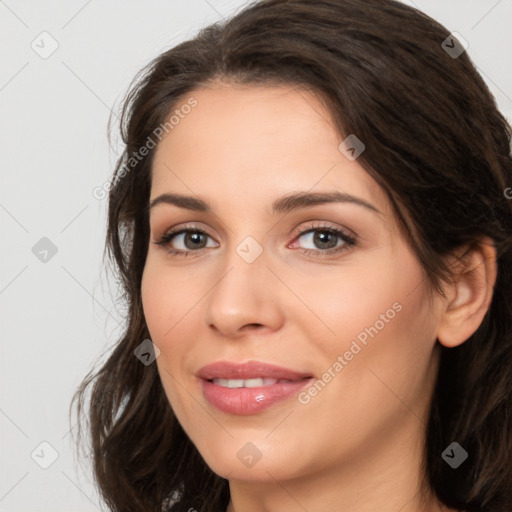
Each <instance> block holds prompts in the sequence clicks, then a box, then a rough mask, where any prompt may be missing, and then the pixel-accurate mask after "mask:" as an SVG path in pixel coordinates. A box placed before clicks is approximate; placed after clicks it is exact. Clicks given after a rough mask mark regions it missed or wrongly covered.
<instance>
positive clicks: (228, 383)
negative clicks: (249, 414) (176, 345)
mask: <svg viewBox="0 0 512 512" xmlns="http://www.w3.org/2000/svg"><path fill="white" fill-rule="evenodd" d="M299 380H303V379H299ZM208 382H212V383H213V384H216V385H217V386H222V387H224V388H231V389H234V388H261V387H267V386H273V385H274V384H283V383H285V382H298V380H290V379H272V378H268V377H256V378H253V379H208Z"/></svg>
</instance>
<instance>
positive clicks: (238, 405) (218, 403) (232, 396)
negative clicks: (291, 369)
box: [201, 378, 313, 415]
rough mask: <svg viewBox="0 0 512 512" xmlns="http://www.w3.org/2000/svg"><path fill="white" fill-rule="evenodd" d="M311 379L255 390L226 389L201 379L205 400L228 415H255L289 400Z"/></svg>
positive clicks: (261, 387)
mask: <svg viewBox="0 0 512 512" xmlns="http://www.w3.org/2000/svg"><path fill="white" fill-rule="evenodd" d="M312 380H313V378H308V379H301V380H298V381H293V382H282V383H280V384H273V385H271V386H260V387H256V388H227V387H224V386H219V385H217V384H214V383H213V382H210V381H208V380H205V379H201V382H202V386H203V394H204V397H205V398H206V400H208V402H210V403H211V404H212V405H213V406H214V407H216V408H217V409H219V410H220V411H222V412H226V413H229V414H243V415H247V414H256V413H258V412H260V411H263V410H265V409H267V408H269V407H270V406H272V405H274V404H276V403H278V402H281V401H282V400H286V399H287V398H290V397H291V396H292V395H294V394H296V393H298V392H300V391H301V389H302V388H304V387H306V386H307V385H308V384H309V383H310V382H311V381H312Z"/></svg>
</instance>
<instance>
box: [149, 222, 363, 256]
mask: <svg viewBox="0 0 512 512" xmlns="http://www.w3.org/2000/svg"><path fill="white" fill-rule="evenodd" d="M315 231H319V232H322V233H329V234H332V235H335V236H337V237H338V238H340V239H341V240H342V241H343V242H344V244H343V245H342V246H341V247H337V248H333V249H325V250H322V249H300V250H301V251H302V252H303V253H304V254H306V255H308V256H309V255H310V254H315V255H318V256H320V257H328V256H331V255H333V254H340V253H342V252H344V251H346V250H348V249H350V248H351V247H353V246H355V245H356V239H355V238H354V237H353V236H351V235H348V234H347V233H345V232H344V231H342V230H340V229H338V228H334V227H332V226H328V225H325V224H320V225H318V224H311V225H309V226H307V228H306V229H305V230H303V231H300V232H299V233H297V235H296V236H295V238H294V240H296V239H299V238H301V237H302V236H304V235H306V234H308V233H311V232H315ZM183 233H199V234H201V235H205V236H210V235H208V233H206V231H204V230H202V229H199V228H198V227H197V226H194V225H193V224H192V225H186V226H182V227H180V228H177V229H175V230H173V231H169V232H167V233H165V234H164V235H163V236H162V237H161V238H160V240H158V241H157V242H153V243H154V244H156V245H160V246H162V247H165V248H166V249H167V251H168V253H169V254H171V255H173V256H178V255H181V256H185V257H186V256H189V255H191V254H192V253H195V254H194V255H198V253H202V251H203V250H205V249H211V247H208V248H207V247H203V248H201V249H197V250H195V251H183V250H178V249H171V248H169V245H170V243H171V241H172V239H173V238H174V237H176V236H178V235H181V234H183ZM210 238H211V237H210Z"/></svg>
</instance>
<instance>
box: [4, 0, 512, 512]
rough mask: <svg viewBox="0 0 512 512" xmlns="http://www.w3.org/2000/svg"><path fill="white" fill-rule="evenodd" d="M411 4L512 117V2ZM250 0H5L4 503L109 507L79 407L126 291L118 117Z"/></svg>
mask: <svg viewBox="0 0 512 512" xmlns="http://www.w3.org/2000/svg"><path fill="white" fill-rule="evenodd" d="M405 3H408V4H409V5H415V6H416V7H418V8H420V9H421V10H423V11H425V12H426V13H427V14H429V15H430V16H432V17H434V18H435V19H437V20H439V21H440V22H441V23H443V24H444V25H445V26H446V27H447V28H448V29H449V30H451V31H456V32H458V33H459V34H461V35H462V37H463V38H464V39H466V41H467V42H468V43H469V48H468V50H467V51H468V53H469V55H470V56H471V57H472V59H473V61H474V62H475V64H476V65H477V66H478V68H479V70H480V72H481V74H482V76H483V77H484V79H485V80H486V82H487V83H488V85H489V87H490V89H491V91H492V92H493V94H494V95H495V97H496V99H497V102H498V105H499V107H500V109H501V110H502V111H503V112H504V113H505V114H506V115H507V116H508V118H509V119H510V120H511V121H512V32H511V31H510V26H512V0H500V1H497V0H471V1H468V0H457V1H450V2H447V1H446V0H415V1H414V2H412V1H406V2H405ZM245 4H247V2H244V1H241V0H237V1H235V0H233V1H224V0H208V1H206V0H186V1H185V0H180V1H167V2H163V1H156V0H151V1H145V2H142V1H139V2H135V1H126V0H125V1H123V2H121V1H120V0H117V1H110V2H100V1H98V0H89V1H86V0H79V1H66V2H64V1H55V0H53V1H47V2H44V3H43V2H28V1H21V0H18V1H16V0H6V1H0V38H1V45H0V47H1V56H0V58H1V63H2V65H1V68H0V108H1V117H0V130H1V132H0V141H1V142H0V143H1V151H0V159H1V172H2V176H1V188H0V229H1V240H2V242H1V250H0V259H1V260H0V308H1V326H2V344H1V347H2V355H1V358H0V390H1V396H0V398H1V403H0V438H1V440H2V442H1V446H0V461H1V462H0V464H1V466H0V510H1V511H4V512H18V511H20V512H21V511H23V512H28V511H52V512H60V511H62V512H64V511H66V512H70V511H95V510H98V509H99V499H98V496H97V493H96V491H95V489H94V485H93V483H92V478H91V471H90V466H89V464H88V462H87V461H86V460H83V461H80V464H81V465H80V464H79V462H78V461H77V460H75V457H74V453H73V445H72V436H71V435H70V434H69V432H70V430H71V429H72V428H73V427H74V424H73V423H71V424H70V421H69V416H68V411H69V403H70V400H71V397H72V394H73V392H74V391H75V389H76V387H77V386H78V384H79V383H80V381H81V379H82V378H83V376H84V375H85V374H86V372H87V371H88V370H89V369H90V368H91V367H92V365H93V363H94V361H95V360H96V359H97V358H98V357H99V356H100V355H101V354H102V353H103V352H105V351H106V350H107V349H108V348H109V347H111V346H112V344H113V343H114V342H115V341H116V339H117V333H119V325H120V324H119V322H120V318H121V316H120V311H118V310H117V309H116V307H115V305H114V302H113V299H112V297H113V296H115V294H116V288H115V286H114V285H113V284H110V281H109V280H108V278H107V277H105V274H104V272H103V271H102V266H101V260H102V251H103V239H104V234H105V229H104V226H105V213H106V200H105V199H97V198H96V197H95V196H94V195H93V191H94V190H95V189H97V187H102V186H103V184H105V183H106V182H107V181H108V179H109V175H110V173H111V171H112V169H113V165H114V163H115V161H116V159H117V154H118V153H119V151H120V145H119V138H118V137H117V138H114V140H113V144H112V147H109V144H108V140H107V120H108V116H109V114H110V110H111V109H112V108H113V109H114V111H115V112H118V111H117V108H118V106H119V101H120V99H121V96H122V94H123V93H124V92H125V91H126V88H127V87H128V84H129V82H130V80H131V79H132V78H133V76H134V75H135V73H136V72H137V71H138V70H139V69H140V68H141V67H142V66H143V65H145V64H146V63H147V62H148V61H149V60H150V59H152V58H153V57H155V56H156V55H157V54H159V53H160V52H161V51H163V50H164V49H166V48H168V47H169V46H172V45H174V44H176V43H178V42H180V41H181V40H183V39H185V38H188V37H190V36H192V35H193V34H194V33H195V31H196V30H198V29H199V28H200V27H203V26H205V25H207V24H209V23H212V22H214V21H217V20H218V19H220V18H221V17H228V16H229V15H230V14H232V13H233V12H234V11H236V10H238V9H240V8H241V7H242V6H243V5H245ZM44 31H46V32H48V33H49V34H50V35H51V36H45V35H43V36H40V34H41V33H42V32H44ZM53 41H56V43H54V42H53ZM440 43H441V42H440ZM52 44H58V48H57V49H56V50H55V52H54V53H52V54H51V55H50V56H46V55H45V54H44V52H49V51H50V50H51V45H52ZM32 46H34V47H35V48H33V47H32ZM36 49H37V51H36ZM38 52H39V53H38ZM41 54H43V56H45V57H47V58H42V57H41ZM510 185H511V186H512V183H511V184H510ZM98 195H99V194H97V196H98ZM43 237H47V238H48V239H49V240H51V243H52V244H54V246H55V247H56V249H57V252H56V254H54V255H53V256H52V252H51V250H50V252H48V254H45V253H44V250H45V249H47V247H46V246H45V245H44V244H45V243H47V242H39V241H40V240H41V238H43ZM38 242H39V244H42V245H36V244H37V243H38ZM34 246H36V249H34V251H33V247H34ZM34 252H35V254H34ZM41 258H43V259H44V258H46V260H47V261H41ZM42 442H46V443H49V444H50V445H51V446H52V447H53V448H50V447H48V445H41V443H42ZM52 450H55V451H56V452H57V454H58V457H57V458H56V459H55V460H53V459H54V458H55V454H54V452H53V451H52ZM51 462H53V463H52V464H51V465H50V466H49V467H48V468H47V469H43V467H41V466H45V465H48V464H50V463H51Z"/></svg>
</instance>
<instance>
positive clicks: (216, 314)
mask: <svg viewBox="0 0 512 512" xmlns="http://www.w3.org/2000/svg"><path fill="white" fill-rule="evenodd" d="M224 263H225V267H224V268H225V272H224V273H223V275H222V277H221V278H220V279H219V280H218V281H217V282H216V284H215V285H214V287H213V289H212V291H211V294H210V296H209V300H208V307H207V318H206V320H207V323H208V325H210V326H215V327H216V328H217V329H218V330H219V331H221V332H223V333H224V334H225V335H228V334H231V335H233V334H235V333H236V332H237V331H238V330H239V329H241V328H242V327H243V326H244V325H247V324H260V325H264V326H269V325H272V324H275V321H276V319H277V318H278V316H279V315H278V311H277V306H276V303H275V301H276V294H275V293H273V292H272V285H271V284H269V277H270V276H271V275H272V273H271V272H269V270H268V268H267V263H268V261H267V258H266V254H265V252H264V249H263V246H262V245H261V244H260V243H259V242H258V241H257V240H256V239H255V238H254V237H252V236H246V237H244V238H243V239H242V241H241V242H239V243H238V244H237V245H235V246H234V247H233V249H231V251H230V253H229V255H228V256H227V257H226V260H225V262H224Z"/></svg>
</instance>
